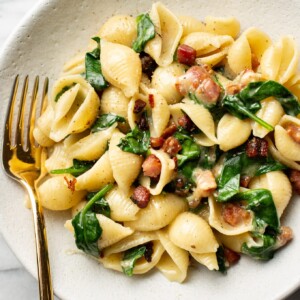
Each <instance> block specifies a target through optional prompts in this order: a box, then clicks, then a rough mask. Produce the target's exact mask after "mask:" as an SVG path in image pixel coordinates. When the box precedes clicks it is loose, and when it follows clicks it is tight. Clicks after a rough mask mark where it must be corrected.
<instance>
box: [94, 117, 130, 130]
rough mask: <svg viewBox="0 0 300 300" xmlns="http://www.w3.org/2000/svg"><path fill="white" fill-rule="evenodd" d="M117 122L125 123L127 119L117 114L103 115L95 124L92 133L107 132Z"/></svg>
mask: <svg viewBox="0 0 300 300" xmlns="http://www.w3.org/2000/svg"><path fill="white" fill-rule="evenodd" d="M116 122H121V123H124V122H125V119H124V118H123V117H121V116H118V115H115V114H103V115H101V116H100V117H99V118H97V120H96V121H95V123H94V124H93V126H92V128H91V131H92V133H94V132H98V131H101V130H105V129H107V128H108V127H110V126H112V125H113V124H114V123H116Z"/></svg>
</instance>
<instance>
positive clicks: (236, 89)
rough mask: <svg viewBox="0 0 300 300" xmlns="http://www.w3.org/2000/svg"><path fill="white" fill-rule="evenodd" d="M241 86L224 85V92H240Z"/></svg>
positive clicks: (233, 93) (230, 93)
mask: <svg viewBox="0 0 300 300" xmlns="http://www.w3.org/2000/svg"><path fill="white" fill-rule="evenodd" d="M241 88H242V87H241V85H240V84H230V85H228V86H227V87H226V93H227V94H228V95H235V94H237V93H239V92H240V90H241Z"/></svg>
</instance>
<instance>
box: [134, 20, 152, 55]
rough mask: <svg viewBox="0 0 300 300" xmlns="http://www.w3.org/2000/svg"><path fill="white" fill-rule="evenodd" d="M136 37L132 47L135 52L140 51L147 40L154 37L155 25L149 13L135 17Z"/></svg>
mask: <svg viewBox="0 0 300 300" xmlns="http://www.w3.org/2000/svg"><path fill="white" fill-rule="evenodd" d="M136 22H137V38H136V40H135V41H134V42H133V45H132V48H133V50H134V51H135V52H137V53H140V52H142V51H143V50H144V48H145V46H146V44H147V42H148V41H150V40H152V39H153V38H154V37H155V27H154V24H153V23H152V21H151V19H150V16H149V14H142V15H139V16H138V17H137V18H136Z"/></svg>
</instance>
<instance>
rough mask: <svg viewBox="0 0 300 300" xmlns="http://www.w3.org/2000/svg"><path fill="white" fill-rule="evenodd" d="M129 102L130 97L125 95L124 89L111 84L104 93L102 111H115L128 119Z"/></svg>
mask: <svg viewBox="0 0 300 300" xmlns="http://www.w3.org/2000/svg"><path fill="white" fill-rule="evenodd" d="M128 103H129V98H127V97H126V96H125V95H124V93H123V92H122V90H120V89H119V88H116V87H114V86H110V87H108V88H107V89H105V90H104V92H103V94H102V97H101V106H100V112H101V113H102V114H109V113H114V114H116V115H118V116H121V117H123V118H125V119H127V108H128Z"/></svg>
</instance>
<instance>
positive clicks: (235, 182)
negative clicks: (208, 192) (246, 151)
mask: <svg viewBox="0 0 300 300" xmlns="http://www.w3.org/2000/svg"><path fill="white" fill-rule="evenodd" d="M241 171H242V164H241V157H240V156H238V155H237V156H233V157H230V158H229V159H226V160H225V162H224V166H223V169H222V173H221V175H220V177H219V178H218V180H217V184H218V197H217V201H219V202H225V201H228V200H229V199H230V198H232V197H233V196H234V195H235V194H237V193H238V192H239V189H240V178H241Z"/></svg>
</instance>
